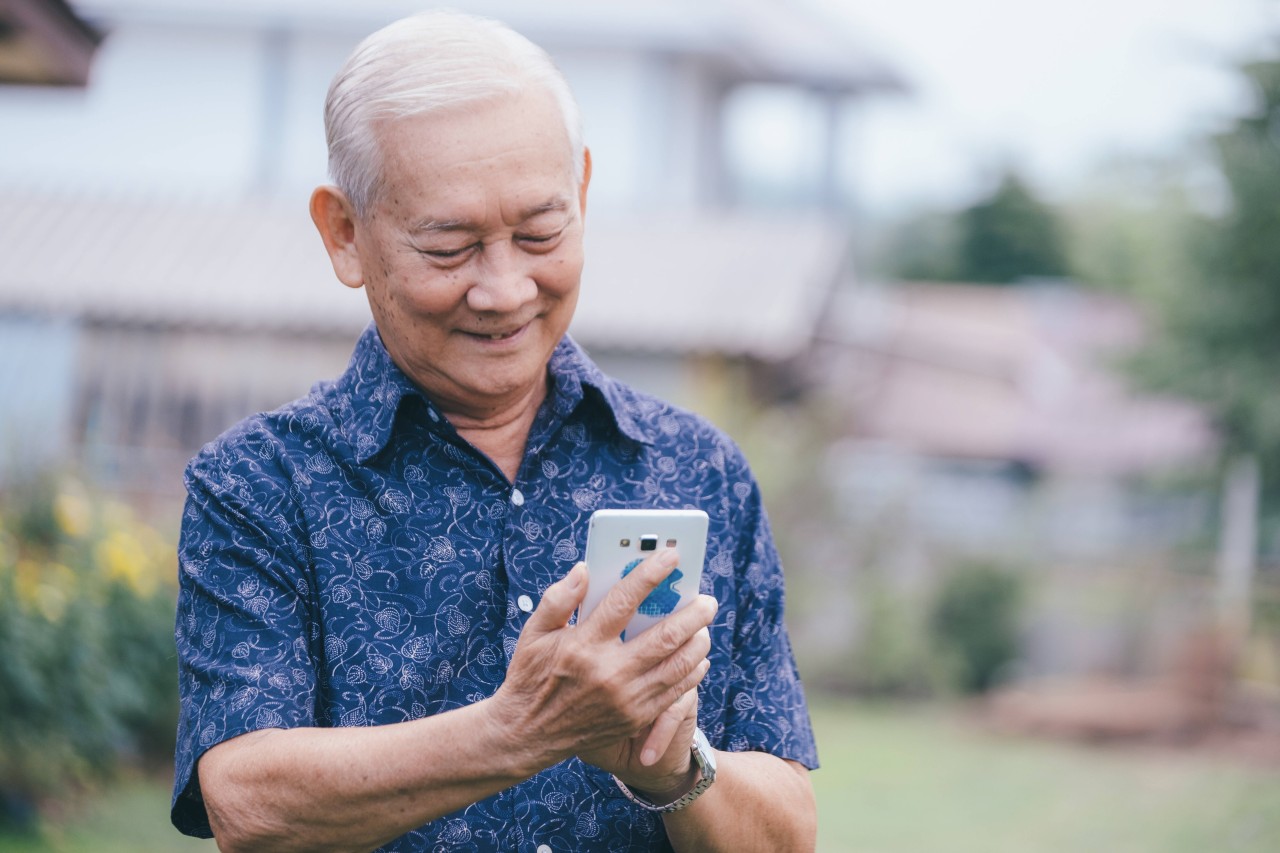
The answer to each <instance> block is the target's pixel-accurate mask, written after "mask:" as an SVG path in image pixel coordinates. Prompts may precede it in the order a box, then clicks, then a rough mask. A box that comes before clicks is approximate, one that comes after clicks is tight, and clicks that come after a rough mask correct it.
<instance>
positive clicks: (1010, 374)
mask: <svg viewBox="0 0 1280 853" xmlns="http://www.w3.org/2000/svg"><path fill="white" fill-rule="evenodd" d="M838 305H839V307H838V308H837V309H836V310H835V311H834V312H833V320H834V322H833V324H832V327H831V330H830V334H831V336H832V337H834V338H835V339H836V340H838V341H840V342H841V343H842V344H844V345H847V346H849V347H851V348H852V352H851V353H850V355H849V358H848V361H847V364H846V367H847V368H848V372H847V373H844V374H842V379H841V380H840V383H839V386H838V393H840V395H841V396H842V397H843V399H845V400H846V401H847V402H848V403H849V405H850V409H851V415H850V417H851V418H852V422H853V429H854V432H855V434H856V435H857V436H858V437H861V438H865V439H871V440H876V441H884V442H888V443H891V444H893V445H896V446H902V447H907V448H910V449H912V450H915V451H917V452H921V453H924V454H927V455H934V456H944V457H958V458H981V459H1003V460H1016V461H1021V462H1026V463H1029V464H1032V465H1037V466H1043V467H1048V468H1056V469H1074V470H1093V471H1100V472H1106V473H1129V472H1135V471H1141V470H1147V469H1151V468H1155V467H1159V466H1164V465H1169V464H1174V463H1178V462H1185V461H1189V460H1192V459H1194V458H1196V457H1197V456H1200V455H1201V454H1204V453H1206V452H1208V451H1209V450H1210V449H1211V448H1212V447H1213V446H1214V443H1215V439H1214V435H1213V431H1212V429H1211V428H1210V425H1209V421H1208V418H1207V416H1206V415H1205V413H1204V412H1203V411H1202V410H1201V409H1199V408H1197V407H1196V406H1194V405H1192V404H1190V403H1188V402H1186V401H1182V400H1176V399H1169V398H1158V397H1151V396H1146V395H1142V394H1140V393H1135V392H1134V390H1133V389H1131V388H1129V387H1127V385H1126V383H1125V382H1124V380H1123V378H1122V377H1121V375H1120V371H1119V370H1118V369H1117V367H1116V362H1117V360H1118V359H1119V358H1120V357H1121V356H1122V355H1123V354H1124V353H1126V352H1129V351H1131V350H1132V349H1133V348H1134V347H1135V346H1137V345H1138V344H1139V343H1140V342H1141V340H1142V337H1143V325H1142V321H1141V317H1140V316H1139V314H1138V312H1137V311H1136V310H1135V308H1134V307H1133V306H1132V305H1129V304H1128V303H1126V302H1124V301H1122V300H1119V299H1116V298H1113V297H1108V296H1105V295H1102V294H1097V293H1090V292H1087V291H1083V290H1080V289H1078V288H1072V287H1066V286H1061V285H1060V286H1050V287H995V286H983V285H957V284H899V285H895V286H892V287H885V288H882V289H863V290H861V291H860V292H854V293H846V294H843V295H842V296H841V297H840V299H839V300H838Z"/></svg>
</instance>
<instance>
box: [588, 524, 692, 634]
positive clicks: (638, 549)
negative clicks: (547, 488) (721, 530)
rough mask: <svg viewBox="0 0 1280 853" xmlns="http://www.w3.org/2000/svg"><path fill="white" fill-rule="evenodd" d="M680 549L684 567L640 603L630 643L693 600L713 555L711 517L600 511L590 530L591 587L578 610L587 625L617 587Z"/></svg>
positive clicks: (629, 631)
mask: <svg viewBox="0 0 1280 853" xmlns="http://www.w3.org/2000/svg"><path fill="white" fill-rule="evenodd" d="M664 548H675V549H676V551H678V552H679V554H680V559H679V562H677V563H676V567H675V568H674V569H672V571H671V574H670V575H669V576H668V577H667V579H666V580H665V581H663V582H662V583H661V584H659V585H658V587H657V588H655V589H654V590H653V592H651V593H649V595H648V597H647V598H645V600H644V601H642V602H641V603H640V607H639V608H638V609H637V611H636V614H635V615H634V616H632V617H631V621H630V622H628V623H627V627H626V630H624V631H623V632H622V639H623V640H624V641H625V640H627V639H630V638H631V637H634V636H636V635H637V634H639V633H640V632H641V631H643V630H644V629H645V628H648V627H649V626H650V625H652V624H654V623H655V622H657V621H658V620H660V619H662V617H664V616H666V615H667V614H668V613H674V612H675V611H677V610H679V609H680V608H681V607H684V606H685V605H686V604H688V603H689V602H691V601H693V599H694V598H696V597H697V595H698V585H699V584H700V583H701V582H702V563H703V560H704V559H705V557H706V553H707V514H706V513H705V512H703V511H702V510H700V509H598V510H596V511H595V512H593V513H592V514H591V521H590V523H589V525H588V527H587V569H588V571H589V572H590V575H591V583H590V584H589V585H588V587H587V597H586V599H585V600H584V601H583V602H582V606H581V607H580V608H579V611H578V620H579V621H582V620H583V619H585V618H587V615H588V614H590V613H591V611H592V610H594V609H595V608H596V605H598V604H599V603H600V602H601V600H603V599H604V597H605V595H606V594H607V593H608V592H609V590H610V589H612V588H613V585H614V584H615V583H617V582H618V581H620V580H622V579H623V578H624V577H626V576H627V575H628V574H630V572H631V570H632V569H634V568H635V567H636V566H638V565H640V563H641V562H642V561H643V560H644V559H645V558H647V557H651V556H653V555H654V554H656V553H657V552H659V551H661V550H663V549H664Z"/></svg>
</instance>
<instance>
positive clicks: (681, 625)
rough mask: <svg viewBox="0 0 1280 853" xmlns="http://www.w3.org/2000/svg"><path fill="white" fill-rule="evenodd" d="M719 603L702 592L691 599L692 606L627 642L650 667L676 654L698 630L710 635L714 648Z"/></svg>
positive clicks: (641, 661) (642, 661) (708, 637)
mask: <svg viewBox="0 0 1280 853" xmlns="http://www.w3.org/2000/svg"><path fill="white" fill-rule="evenodd" d="M717 607H718V605H717V603H716V600H715V599H714V598H713V597H711V596H709V595H700V596H698V597H697V598H695V599H694V600H693V601H691V602H689V606H688V607H684V608H682V609H680V610H677V611H676V612H674V613H672V614H670V615H669V616H665V617H663V619H662V620H661V621H660V622H658V623H657V624H655V625H653V626H651V627H650V628H648V629H647V630H645V631H643V632H642V633H641V634H640V635H639V636H637V637H636V638H635V639H633V640H631V641H629V642H628V643H627V645H629V646H632V647H633V650H634V653H635V655H636V657H637V660H638V661H639V662H640V663H641V664H642V665H644V666H646V667H652V666H656V665H658V664H659V663H661V662H662V661H664V660H666V659H668V658H672V657H674V656H676V655H677V654H678V653H680V652H681V651H682V650H683V649H684V647H685V645H686V644H687V643H688V642H689V641H690V639H691V638H692V637H695V636H697V635H698V634H704V635H705V636H706V642H707V648H710V636H711V635H710V633H709V631H708V629H709V627H710V625H711V622H712V620H714V619H715V617H716V609H717ZM704 654H705V651H704ZM700 656H701V655H699V657H700Z"/></svg>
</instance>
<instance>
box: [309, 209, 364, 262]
mask: <svg viewBox="0 0 1280 853" xmlns="http://www.w3.org/2000/svg"><path fill="white" fill-rule="evenodd" d="M311 221H312V222H314V223H315V224H316V230H317V231H319V232H320V239H321V240H323V241H324V247H325V249H326V250H328V252H329V260H330V261H331V262H332V263H333V271H334V273H335V274H336V275H337V276H338V280H339V281H341V282H342V283H343V284H345V285H346V286H347V287H360V286H361V285H363V284H364V269H363V267H362V266H361V264H360V252H359V250H358V249H357V248H356V228H357V225H358V220H357V217H356V214H355V208H353V207H352V206H351V202H350V201H349V200H348V199H347V197H346V195H345V194H344V193H343V192H342V190H340V189H338V188H337V187H333V186H320V187H316V190H315V192H313V193H312V194H311Z"/></svg>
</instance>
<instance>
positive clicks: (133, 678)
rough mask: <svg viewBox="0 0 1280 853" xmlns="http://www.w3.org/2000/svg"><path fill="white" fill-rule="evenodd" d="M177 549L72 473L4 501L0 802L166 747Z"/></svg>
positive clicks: (172, 696) (30, 797) (172, 716)
mask: <svg viewBox="0 0 1280 853" xmlns="http://www.w3.org/2000/svg"><path fill="white" fill-rule="evenodd" d="M174 550H175V549H174V548H173V545H172V543H171V542H168V541H166V540H165V539H164V537H161V536H160V535H159V534H158V533H156V532H155V531H154V530H153V529H151V528H150V527H148V526H146V525H144V524H142V523H140V522H139V521H137V520H136V519H135V518H134V517H133V515H132V514H131V513H130V512H128V510H126V509H124V508H123V507H121V506H119V505H117V504H112V503H109V502H99V501H93V500H91V499H90V496H89V495H88V493H87V492H86V491H85V490H84V489H83V488H82V487H80V486H78V485H76V484H75V483H71V482H66V483H60V484H55V485H54V486H53V487H50V486H49V485H48V484H47V483H46V484H43V485H40V486H35V487H28V488H26V489H24V490H22V491H21V492H20V493H17V494H11V495H9V499H8V501H6V502H5V504H3V505H0V650H3V653H2V654H0V801H8V802H10V803H22V802H27V803H31V802H36V801H38V800H40V799H42V798H45V797H49V796H52V795H54V794H56V793H59V792H62V791H64V790H65V789H66V788H67V787H68V786H72V785H75V784H76V783H80V782H85V781H88V780H91V779H95V778H104V777H106V776H108V775H109V774H110V772H111V771H112V770H113V769H114V768H115V767H116V766H117V764H118V763H119V761H120V759H121V758H122V757H124V756H129V755H132V756H136V755H139V754H156V753H167V752H169V750H171V748H172V741H173V726H174V723H175V721H176V706H177V699H176V674H175V673H176V663H175V655H174V652H173V608H174V595H175V590H174V581H175V578H176V558H175V556H174ZM11 810H12V809H11ZM0 819H2V816H0Z"/></svg>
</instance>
